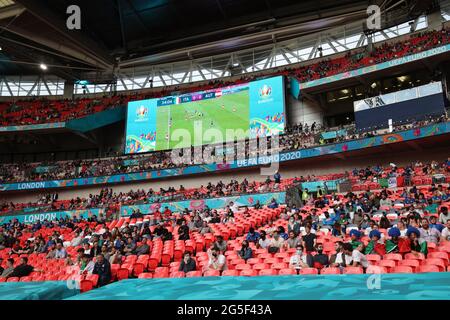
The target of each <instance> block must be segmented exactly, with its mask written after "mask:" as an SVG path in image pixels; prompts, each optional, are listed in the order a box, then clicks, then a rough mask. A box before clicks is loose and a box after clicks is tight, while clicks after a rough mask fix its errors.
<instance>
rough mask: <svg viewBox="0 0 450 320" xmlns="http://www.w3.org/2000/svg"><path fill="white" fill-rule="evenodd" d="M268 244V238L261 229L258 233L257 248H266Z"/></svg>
mask: <svg viewBox="0 0 450 320" xmlns="http://www.w3.org/2000/svg"><path fill="white" fill-rule="evenodd" d="M269 245H270V239H268V238H267V235H266V232H265V231H264V230H263V231H261V233H260V235H259V240H258V243H257V244H256V246H257V247H258V248H262V249H267V248H268V247H269Z"/></svg>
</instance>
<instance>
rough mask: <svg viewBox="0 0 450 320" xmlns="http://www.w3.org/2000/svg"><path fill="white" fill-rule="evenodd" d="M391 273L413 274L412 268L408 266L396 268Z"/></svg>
mask: <svg viewBox="0 0 450 320" xmlns="http://www.w3.org/2000/svg"><path fill="white" fill-rule="evenodd" d="M391 273H413V268H412V267H409V266H396V267H394V268H392V269H391Z"/></svg>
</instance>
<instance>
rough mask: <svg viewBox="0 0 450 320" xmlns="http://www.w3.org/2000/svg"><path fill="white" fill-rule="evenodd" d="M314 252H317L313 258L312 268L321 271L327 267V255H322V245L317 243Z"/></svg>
mask: <svg viewBox="0 0 450 320" xmlns="http://www.w3.org/2000/svg"><path fill="white" fill-rule="evenodd" d="M316 252H317V253H316V255H315V256H313V265H314V268H317V269H322V268H325V267H328V265H329V264H330V262H329V259H328V255H326V254H324V253H323V244H321V243H318V244H317V245H316Z"/></svg>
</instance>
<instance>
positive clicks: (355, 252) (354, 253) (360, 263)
mask: <svg viewBox="0 0 450 320" xmlns="http://www.w3.org/2000/svg"><path fill="white" fill-rule="evenodd" d="M343 249H344V254H345V255H346V256H351V259H352V264H351V266H353V267H362V268H363V269H364V270H365V269H366V268H367V267H368V266H369V262H368V261H367V258H366V256H365V255H364V254H363V253H362V251H363V250H364V245H360V246H359V247H358V248H356V249H353V247H352V245H351V244H350V243H344V245H343Z"/></svg>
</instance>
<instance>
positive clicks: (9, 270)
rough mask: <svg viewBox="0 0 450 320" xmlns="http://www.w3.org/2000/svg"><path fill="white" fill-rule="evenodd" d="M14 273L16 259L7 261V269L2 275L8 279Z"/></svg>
mask: <svg viewBox="0 0 450 320" xmlns="http://www.w3.org/2000/svg"><path fill="white" fill-rule="evenodd" d="M13 271H14V259H12V258H9V259H8V260H6V268H5V269H3V271H2V274H1V275H0V276H1V277H2V278H8V276H9V275H10V274H11V273H12V272H13Z"/></svg>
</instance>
